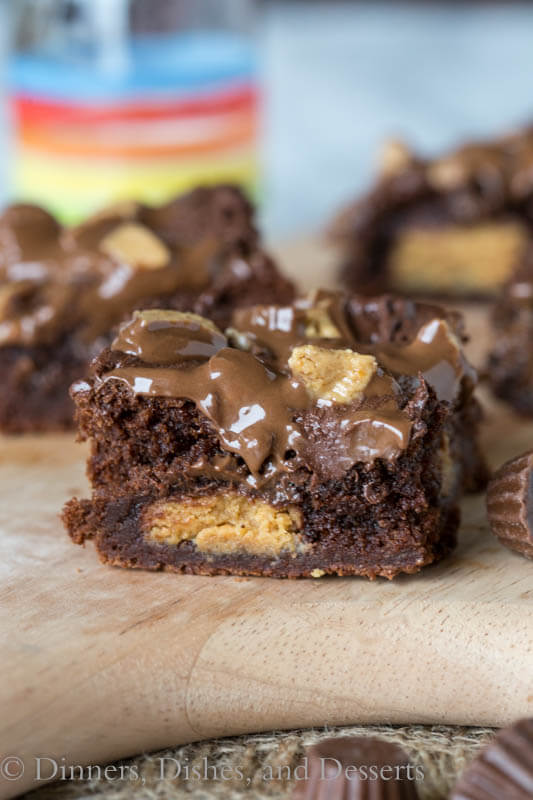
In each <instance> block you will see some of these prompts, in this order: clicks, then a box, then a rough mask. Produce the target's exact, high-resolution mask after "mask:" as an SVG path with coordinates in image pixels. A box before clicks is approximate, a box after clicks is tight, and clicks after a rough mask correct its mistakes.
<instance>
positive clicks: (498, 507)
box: [487, 451, 533, 558]
mask: <svg viewBox="0 0 533 800" xmlns="http://www.w3.org/2000/svg"><path fill="white" fill-rule="evenodd" d="M487 510H488V514H489V522H490V526H491V528H492V532H493V533H494V535H495V536H497V537H498V539H499V540H500V541H501V543H502V544H504V545H505V546H506V547H509V548H510V549H511V550H516V552H517V553H521V555H523V556H527V557H528V558H533V451H530V452H528V453H525V454H524V455H522V456H519V457H518V458H513V459H512V460H511V461H507V462H506V463H505V464H504V465H503V466H502V467H500V469H499V470H498V471H497V473H496V474H495V475H494V477H493V479H492V480H491V482H490V483H489V487H488V490H487Z"/></svg>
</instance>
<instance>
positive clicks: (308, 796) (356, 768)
mask: <svg viewBox="0 0 533 800" xmlns="http://www.w3.org/2000/svg"><path fill="white" fill-rule="evenodd" d="M300 774H301V777H300ZM296 778H297V779H298V778H299V780H297V783H296V786H295V789H294V792H293V800H345V799H346V800H348V798H350V800H367V798H373V800H416V798H418V793H417V790H416V781H417V780H418V781H420V780H422V779H423V773H422V771H421V768H416V767H414V766H413V765H412V764H410V763H409V760H408V758H407V755H406V754H405V753H404V751H403V750H402V749H401V748H400V747H398V745H395V744H392V743H390V742H384V741H382V740H381V739H374V738H371V737H347V738H342V739H324V740H323V741H321V742H318V744H315V745H313V747H310V748H309V749H308V750H307V754H306V758H304V760H303V762H302V764H301V765H300V767H299V770H298V772H297V773H296Z"/></svg>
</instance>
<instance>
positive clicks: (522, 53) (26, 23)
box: [0, 0, 533, 239]
mask: <svg viewBox="0 0 533 800" xmlns="http://www.w3.org/2000/svg"><path fill="white" fill-rule="evenodd" d="M0 3H1V5H0V53H1V56H2V57H1V60H0V64H1V67H0V83H1V87H2V94H1V96H2V106H1V117H0V144H1V148H0V153H1V154H2V158H1V163H0V169H1V182H0V186H1V197H0V199H1V200H2V202H5V201H6V200H7V199H11V198H17V199H29V200H36V201H38V202H41V203H43V204H45V205H47V206H49V207H51V208H52V209H53V210H55V211H56V212H57V213H59V214H60V215H61V216H62V217H63V218H64V219H65V220H69V221H75V220H76V219H78V218H80V216H82V215H83V214H85V213H87V212H89V211H90V210H92V209H93V208H95V207H97V206H99V205H102V204H103V203H106V202H108V201H112V200H117V199H122V198H124V197H130V196H136V197H140V198H143V199H146V200H148V201H151V202H159V201H161V200H163V199H164V198H165V197H168V196H169V195H171V194H172V193H174V192H176V191H180V190H182V189H184V188H186V187H187V186H188V185H191V184H194V183H196V182H199V181H210V180H220V179H228V180H237V181H239V182H242V183H243V184H244V185H246V186H247V187H248V188H249V190H250V191H251V192H252V193H253V194H254V195H255V196H256V198H257V199H258V201H259V203H260V208H261V217H262V221H263V225H264V228H265V233H266V235H267V237H268V238H270V239H273V238H275V239H286V238H290V237H293V236H299V235H301V234H302V233H305V232H307V231H312V230H316V228H317V227H319V226H322V225H323V224H324V223H325V221H326V220H327V219H328V217H329V216H331V214H332V213H333V212H334V211H335V209H336V208H337V207H338V206H339V205H340V204H341V203H343V202H344V201H345V200H346V199H348V198H350V197H352V196H353V195H355V194H356V193H357V192H358V191H360V190H361V189H362V188H364V187H365V186H366V185H367V184H368V183H369V182H370V180H371V177H372V175H373V174H374V172H375V167H376V163H377V160H378V157H379V149H380V145H381V143H382V142H383V140H384V139H385V138H387V137H390V136H395V137H398V136H399V137H403V138H405V139H407V140H408V141H410V142H412V143H413V145H415V146H416V147H417V148H419V149H420V150H422V151H424V152H426V153H432V152H438V151H439V150H441V149H443V148H447V147H448V146H452V145H454V144H455V143H457V142H458V141H460V140H461V139H462V138H463V137H472V136H474V137H478V136H481V137H483V136H489V135H491V134H498V133H500V132H501V133H503V132H506V131H507V130H508V129H510V128H513V127H515V126H517V125H519V124H522V123H525V122H527V121H531V120H532V119H533V95H532V94H531V75H532V73H533V4H530V3H523V2H495V1H493V2H481V0H480V1H479V2H429V1H426V2H409V3H407V2H400V0H397V1H396V2H391V1H389V2H355V0H354V1H353V2H328V1H327V0H315V1H314V2H313V1H312V0H308V2H305V0H291V1H289V0H286V1H283V0H270V1H268V0H266V1H265V2H259V0H257V1H255V2H254V0H87V2H82V1H81V0H9V1H8V0H0Z"/></svg>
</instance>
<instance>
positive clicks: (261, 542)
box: [63, 292, 486, 578]
mask: <svg viewBox="0 0 533 800" xmlns="http://www.w3.org/2000/svg"><path fill="white" fill-rule="evenodd" d="M462 335H463V334H462V329H461V323H460V319H459V317H458V316H457V315H448V314H446V313H445V312H443V311H442V310H441V309H439V308H436V307H433V306H429V305H421V304H415V303H413V302H410V301H403V300H397V299H393V298H391V297H386V296H385V297H381V298H377V299H373V300H364V299H361V298H358V297H354V296H344V295H341V294H335V293H326V292H318V293H314V294H313V295H311V296H309V297H307V298H304V299H301V300H298V301H296V302H295V303H293V304H292V305H288V306H256V307H254V308H252V309H247V310H240V311H237V312H236V313H235V314H234V317H233V321H232V325H231V326H230V327H229V328H228V329H226V331H225V332H224V333H222V331H221V330H219V329H218V328H217V327H216V326H214V325H213V324H212V323H211V322H209V321H207V320H205V319H203V318H201V317H198V316H194V315H187V314H182V313H179V312H178V313H176V312H175V311H168V310H152V311H142V312H138V313H137V314H135V316H134V317H133V319H132V320H131V321H129V322H128V323H126V324H125V325H124V326H123V327H122V328H121V330H120V333H119V335H118V337H117V338H116V339H115V341H114V342H113V344H112V346H111V348H108V349H106V350H105V351H104V352H103V353H102V354H101V355H100V356H99V357H98V358H97V359H96V361H95V362H94V364H93V368H92V375H91V377H90V378H89V379H88V380H84V381H80V382H78V383H77V384H75V385H74V386H73V389H72V394H73V397H74V400H75V403H76V406H77V419H78V423H79V430H80V436H81V438H82V439H90V441H91V455H90V458H89V464H88V474H89V478H90V480H91V483H92V497H91V499H89V500H78V499H73V500H71V501H70V502H69V503H68V504H67V506H66V507H65V510H64V515H63V517H64V521H65V524H66V527H67V529H68V531H69V534H70V536H71V537H72V539H73V541H75V542H77V543H79V544H82V543H83V542H84V541H85V540H87V539H94V542H95V545H96V548H97V551H98V554H99V556H100V558H101V559H102V561H104V562H107V563H109V564H114V565H120V566H126V567H143V568H147V569H168V570H173V571H176V572H189V573H199V574H205V575H214V574H236V575H268V576H277V577H302V576H312V577H320V576H322V575H325V574H339V575H365V576H368V577H370V578H374V577H375V576H378V575H381V576H385V577H387V578H392V577H394V576H395V575H397V574H398V573H400V572H407V573H411V572H416V571H418V570H419V569H420V568H421V567H422V566H424V565H425V564H430V563H431V562H433V561H436V560H437V559H439V558H441V557H442V556H444V555H445V554H446V553H447V552H449V551H450V550H451V548H452V547H453V546H454V543H455V534H456V529H457V525H458V521H459V510H458V501H459V498H460V497H461V494H462V493H463V491H464V490H466V489H477V488H480V486H482V485H483V484H484V481H485V480H486V471H485V467H484V463H483V460H482V458H481V456H480V453H479V449H478V446H477V440H476V428H477V422H478V418H479V408H478V405H477V402H476V400H475V399H474V397H473V390H474V386H475V382H476V376H475V372H474V371H473V369H472V368H471V367H470V365H469V364H468V363H467V361H466V360H465V358H464V355H463V353H462V349H461V339H462Z"/></svg>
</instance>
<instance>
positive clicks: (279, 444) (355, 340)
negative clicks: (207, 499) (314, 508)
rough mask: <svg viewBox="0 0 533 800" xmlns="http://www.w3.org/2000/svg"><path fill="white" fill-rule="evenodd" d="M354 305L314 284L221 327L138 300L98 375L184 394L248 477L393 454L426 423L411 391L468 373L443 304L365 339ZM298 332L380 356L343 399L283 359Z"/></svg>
mask: <svg viewBox="0 0 533 800" xmlns="http://www.w3.org/2000/svg"><path fill="white" fill-rule="evenodd" d="M381 302H382V303H387V302H388V303H393V302H394V301H392V300H390V299H387V298H383V300H382V301H381ZM426 308H427V307H426ZM355 309H356V306H354V305H353V303H351V301H350V299H349V298H347V297H345V296H343V295H340V294H335V293H325V292H320V293H318V294H315V295H313V296H312V297H309V298H306V299H303V300H299V301H297V302H296V303H295V304H294V305H293V306H288V307H269V308H266V307H258V308H255V309H250V310H246V311H239V312H238V313H237V314H236V315H235V319H234V325H233V326H232V328H231V329H229V330H228V331H227V333H226V336H224V335H223V334H222V333H221V332H220V331H217V330H216V329H215V328H214V326H213V325H212V324H211V323H209V322H208V321H207V320H204V321H202V319H201V318H198V317H194V318H192V316H191V315H180V314H176V312H166V311H157V310H153V311H151V312H148V313H146V312H140V313H139V314H137V315H136V316H135V317H134V319H133V320H132V321H131V322H129V323H127V324H125V325H124V326H123V327H122V329H121V331H120V333H119V336H118V337H117V339H115V341H114V343H113V345H112V349H113V350H114V351H115V353H116V357H117V361H116V367H115V368H114V369H112V370H110V371H109V372H107V373H104V374H103V375H101V376H99V377H97V378H96V381H95V386H96V388H98V387H99V386H103V385H105V384H106V383H107V382H108V381H120V382H121V383H123V384H125V385H126V386H127V387H128V389H129V390H130V391H131V392H133V393H135V394H137V395H144V396H150V397H175V398H184V399H187V400H190V401H192V402H193V403H194V404H195V405H196V406H197V408H198V410H199V411H200V412H201V413H202V414H204V415H205V416H206V417H207V418H208V419H209V420H210V422H211V424H212V425H213V426H214V427H215V429H216V431H217V434H218V437H219V440H220V443H221V448H222V449H223V450H224V451H226V452H229V453H232V454H234V455H235V456H237V457H240V459H242V461H244V463H245V464H246V466H247V468H248V470H249V472H250V473H251V475H250V476H249V477H248V478H247V480H249V482H250V483H252V485H260V484H261V483H263V482H264V481H266V480H268V479H269V478H270V477H271V476H272V475H273V474H275V473H276V474H277V473H279V472H280V471H284V472H291V471H294V470H295V469H299V468H301V467H305V465H308V466H309V467H310V468H312V469H314V470H316V471H317V472H319V473H320V474H322V475H328V476H329V477H340V476H341V475H342V474H343V473H344V472H345V471H347V470H348V469H350V467H351V466H353V464H355V463H356V462H364V463H372V462H373V461H374V460H375V459H377V458H381V459H395V458H397V457H398V456H399V455H400V454H401V453H402V452H403V451H404V450H405V449H406V448H407V446H408V445H409V443H410V441H411V440H412V437H413V436H418V435H420V434H421V433H422V432H423V426H422V427H421V426H420V425H418V424H415V417H416V413H415V412H414V405H413V403H415V404H416V403H418V404H419V405H420V403H422V405H423V404H424V403H425V402H428V399H429V397H430V392H429V390H428V388H427V386H426V381H427V384H429V385H430V386H432V387H433V389H434V391H435V392H436V394H437V396H438V398H439V399H440V400H441V401H444V402H445V403H448V404H453V402H454V401H455V399H456V398H457V397H458V394H459V391H461V389H462V387H472V386H473V385H474V382H475V373H474V372H473V370H472V368H471V367H470V366H469V365H468V364H467V362H466V361H465V359H464V357H463V355H462V353H461V350H460V343H459V340H458V339H457V338H456V336H455V334H454V332H453V330H452V329H451V328H450V322H449V321H447V319H446V315H445V314H442V316H441V318H438V317H431V319H429V320H428V321H424V315H423V314H421V315H418V316H419V317H421V318H422V321H421V319H420V318H419V319H417V315H416V314H414V313H413V314H411V317H410V318H409V315H407V316H406V319H409V325H408V326H407V327H405V329H404V330H402V332H401V336H400V337H399V338H398V339H396V340H395V334H393V333H391V334H390V336H389V340H388V341H386V342H384V341H382V340H381V339H378V340H375V341H372V336H373V334H372V331H371V326H370V324H369V321H368V319H367V320H366V326H367V334H368V335H367V336H366V337H363V336H362V335H361V331H360V330H359V335H358V337H356V331H357V315H355V316H354V310H355ZM367 310H368V309H367ZM383 310H385V311H386V308H384V309H382V311H383ZM410 311H412V309H410ZM426 316H427V311H426ZM380 320H381V321H380V324H381V325H383V313H381V315H380ZM359 321H360V320H359ZM227 337H229V338H227ZM365 338H366V341H365V340H364V339H365ZM306 343H307V344H309V343H312V344H314V345H318V346H319V347H322V348H329V349H350V350H353V351H355V352H359V353H366V354H372V355H374V356H375V358H376V359H377V362H378V367H377V370H376V372H375V373H374V375H373V377H372V378H371V380H370V382H369V383H368V385H367V386H366V388H365V390H364V392H363V394H362V395H361V396H358V397H357V398H356V399H354V400H353V401H351V402H350V403H347V404H339V403H331V402H326V403H323V402H322V403H321V402H320V401H319V400H317V399H316V398H315V397H313V396H311V394H310V392H309V391H308V389H307V388H306V386H305V384H304V383H303V382H302V380H301V379H299V378H298V377H297V376H296V375H293V374H292V372H291V369H290V367H289V363H288V362H289V358H290V354H291V352H292V351H293V349H294V347H297V346H299V345H301V344H306ZM122 354H124V356H122ZM132 357H133V358H134V363H132ZM84 386H85V387H86V385H84ZM80 390H85V389H84V388H83V387H82V388H81V389H80ZM415 401H416V402H415ZM241 463H242V462H241ZM227 466H228V465H227V463H225V464H224V469H225V470H227ZM198 468H199V469H201V468H202V465H198Z"/></svg>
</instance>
